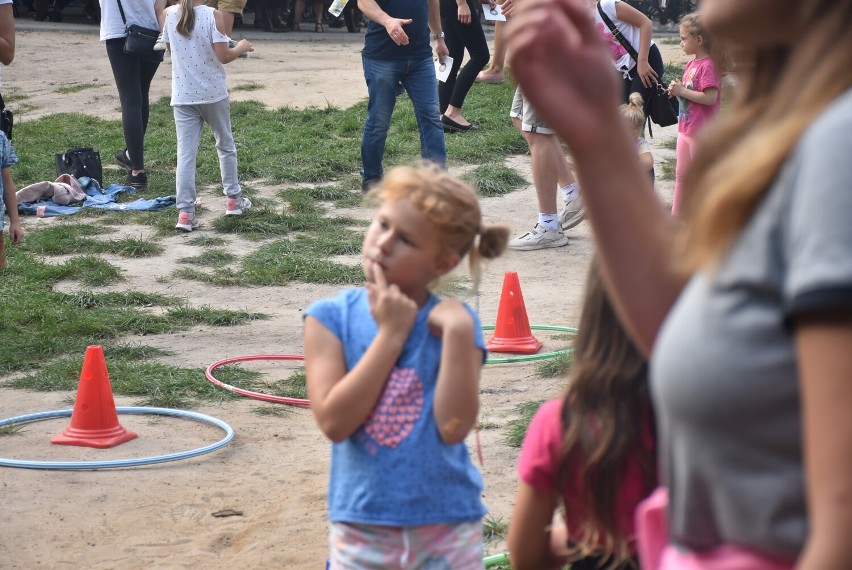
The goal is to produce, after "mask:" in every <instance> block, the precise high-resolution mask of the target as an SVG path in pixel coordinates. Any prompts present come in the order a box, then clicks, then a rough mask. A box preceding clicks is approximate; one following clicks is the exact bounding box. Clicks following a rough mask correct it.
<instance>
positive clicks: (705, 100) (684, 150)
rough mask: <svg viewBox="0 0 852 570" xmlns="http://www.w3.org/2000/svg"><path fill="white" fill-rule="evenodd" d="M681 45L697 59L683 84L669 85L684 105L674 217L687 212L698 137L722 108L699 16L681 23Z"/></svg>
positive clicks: (679, 125) (690, 64)
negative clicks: (687, 184) (688, 179)
mask: <svg viewBox="0 0 852 570" xmlns="http://www.w3.org/2000/svg"><path fill="white" fill-rule="evenodd" d="M680 45H681V47H682V48H683V52H684V53H685V54H687V55H693V56H695V57H694V58H693V59H691V60H690V61H689V62H688V63H687V64H686V69H684V71H683V80H682V81H677V80H675V81H672V82H671V84H669V96H670V97H677V99H678V103H679V105H680V111H679V113H678V122H677V165H676V166H675V190H674V199H673V200H672V214H673V215H675V216H679V215H680V214H681V212H682V209H683V182H684V179H685V178H686V173H687V171H688V170H689V165H690V164H692V157H693V156H695V151H696V148H697V147H696V135H697V134H698V133H699V132H700V131H701V129H702V128H703V127H704V124H705V123H706V122H707V121H708V120H710V119H712V118H713V117H715V116H716V115H718V114H719V108H720V106H721V105H722V97H721V96H720V90H721V88H720V85H721V79H720V78H719V73H718V71H716V65H715V64H714V63H713V59H712V58H711V57H710V37H709V36H708V35H707V32H706V31H705V30H704V26H703V25H702V24H701V15H700V13H698V12H694V13H692V14H687V15H686V16H684V17H683V19H682V20H681V21H680Z"/></svg>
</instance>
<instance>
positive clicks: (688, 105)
mask: <svg viewBox="0 0 852 570" xmlns="http://www.w3.org/2000/svg"><path fill="white" fill-rule="evenodd" d="M683 84H684V85H685V86H686V88H687V89H690V90H692V91H705V90H707V89H710V88H716V89H719V96H718V97H716V102H715V103H713V104H712V105H700V104H698V103H695V102H694V101H690V100H688V99H685V98H683V97H678V101H679V103H680V112H679V115H678V123H677V132H679V133H683V134H685V135H694V134H695V133H697V132H698V131H699V130H701V128H702V127H703V126H704V124H705V123H706V122H707V121H709V120H710V119H712V118H713V117H715V116H716V115H718V114H719V109H720V108H721V106H722V93H721V88H720V86H721V84H722V81H721V79H720V77H719V72H718V71H716V65H715V64H714V63H713V60H712V59H711V58H709V57H705V58H703V59H699V60H695V59H693V60H690V61H689V63H687V64H686V69H684V71H683Z"/></svg>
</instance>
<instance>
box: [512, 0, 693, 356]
mask: <svg viewBox="0 0 852 570" xmlns="http://www.w3.org/2000/svg"><path fill="white" fill-rule="evenodd" d="M506 35H507V41H508V44H509V52H510V54H511V57H512V59H513V60H515V61H516V62H517V65H515V66H514V67H513V72H514V74H515V78H516V79H517V80H518V82H519V83H520V85H521V87H522V88H523V89H524V90H525V91H524V94H525V95H526V96H527V98H528V99H530V101H531V102H532V105H533V107H534V108H535V109H536V112H537V113H538V114H540V115H541V117H542V118H543V119H544V120H545V121H546V122H547V123H548V124H549V125H550V126H551V127H552V128H554V129H555V130H556V131H557V132H558V133H559V135H560V136H561V137H562V139H563V140H564V141H565V143H566V144H567V145H568V146H569V148H570V149H571V154H572V156H573V158H574V165H575V169H576V172H577V179H578V181H579V183H580V188H582V193H583V200H584V202H585V204H586V209H587V216H588V217H589V219H590V221H591V223H592V230H593V232H594V234H595V240H596V244H597V247H598V248H599V250H600V256H601V261H602V266H603V274H604V279H605V281H606V283H607V287H608V289H609V290H610V293H611V295H612V297H613V301H614V303H615V305H616V308H617V310H618V312H619V315H620V316H621V318H622V321H623V322H624V324H625V326H626V328H627V330H628V331H629V332H630V334H631V337H632V338H633V340H634V342H635V343H636V345H637V346H639V347H640V348H641V349H642V350H643V352H644V353H645V354H646V355H647V354H649V352H650V350H651V347H652V346H653V344H654V340H655V339H656V336H657V332H658V331H659V329H660V325H661V323H662V321H663V319H664V318H665V316H666V314H667V313H668V311H669V309H670V308H671V306H672V305H673V304H674V301H675V299H676V298H677V296H678V294H679V293H680V290H681V289H682V287H683V284H684V281H683V279H682V278H681V277H680V275H679V274H678V273H677V272H676V270H675V268H674V267H673V264H672V259H673V252H674V250H673V244H674V241H675V238H676V235H677V230H678V228H677V226H676V222H675V221H673V220H672V218H671V216H670V215H669V213H668V212H667V211H666V210H665V209H664V207H663V204H662V203H661V202H660V200H659V199H658V198H657V196H656V195H655V194H654V190H653V186H652V184H651V182H650V180H648V175H647V173H646V172H644V171H643V170H642V168H641V166H640V165H639V160H638V157H637V156H636V148H635V141H634V139H633V137H632V136H631V133H630V132H629V130H628V127H627V125H626V123H625V122H624V120H623V119H622V118H621V116H620V114H619V112H618V104H619V102H620V98H621V90H620V84H619V79H618V77H617V75H616V74H615V73H614V72H613V68H612V61H611V58H610V55H609V53H608V51H607V49H606V46H605V45H604V43H603V39H602V38H601V35H600V32H598V30H597V29H596V28H595V26H594V24H593V22H592V21H591V20H590V19H589V17H588V11H587V8H586V6H585V3H583V2H578V1H577V0H525V1H524V2H522V3H521V5H520V7H519V9H518V11H517V14H516V15H515V16H514V17H513V19H512V20H510V22H509V25H508V26H507V30H506Z"/></svg>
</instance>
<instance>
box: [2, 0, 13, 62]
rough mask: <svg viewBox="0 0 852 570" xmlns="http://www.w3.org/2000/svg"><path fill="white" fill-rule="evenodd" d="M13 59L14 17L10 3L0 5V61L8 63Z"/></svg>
mask: <svg viewBox="0 0 852 570" xmlns="http://www.w3.org/2000/svg"><path fill="white" fill-rule="evenodd" d="M13 59H15V18H14V16H13V14H12V5H11V4H3V5H2V6H0V63H2V64H3V65H9V64H10V63H12V60H13Z"/></svg>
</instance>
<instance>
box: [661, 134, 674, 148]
mask: <svg viewBox="0 0 852 570" xmlns="http://www.w3.org/2000/svg"><path fill="white" fill-rule="evenodd" d="M660 146H661V147H663V148H665V149H667V150H677V137H672V138H670V139H669V140H667V141H666V142H664V143H663V144H661V145H660Z"/></svg>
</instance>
